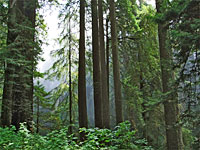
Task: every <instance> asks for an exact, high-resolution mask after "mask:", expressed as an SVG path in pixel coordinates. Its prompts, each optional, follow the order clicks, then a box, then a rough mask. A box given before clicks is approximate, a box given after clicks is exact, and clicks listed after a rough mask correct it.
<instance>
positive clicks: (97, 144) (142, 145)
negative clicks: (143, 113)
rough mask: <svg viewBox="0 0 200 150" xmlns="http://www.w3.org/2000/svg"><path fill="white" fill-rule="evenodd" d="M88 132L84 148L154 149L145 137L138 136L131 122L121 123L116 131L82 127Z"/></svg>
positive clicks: (83, 130) (83, 144)
mask: <svg viewBox="0 0 200 150" xmlns="http://www.w3.org/2000/svg"><path fill="white" fill-rule="evenodd" d="M80 130H81V132H84V133H85V134H86V140H85V141H84V142H82V143H81V146H82V147H83V149H91V150H97V149H113V150H118V149H133V150H141V149H143V150H153V148H151V146H147V144H148V143H147V141H146V140H145V139H140V138H138V137H137V134H136V131H135V130H131V124H130V122H128V121H127V122H123V123H120V124H119V126H116V127H115V129H114V131H111V130H109V129H98V128H94V129H85V128H82V129H80Z"/></svg>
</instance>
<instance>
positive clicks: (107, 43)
mask: <svg viewBox="0 0 200 150" xmlns="http://www.w3.org/2000/svg"><path fill="white" fill-rule="evenodd" d="M108 22H109V19H108V18H107V19H106V70H107V72H106V73H107V88H108V89H107V92H108V101H109V98H110V96H109V33H108V29H109V27H108Z"/></svg>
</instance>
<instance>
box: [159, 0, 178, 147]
mask: <svg viewBox="0 0 200 150" xmlns="http://www.w3.org/2000/svg"><path fill="white" fill-rule="evenodd" d="M162 2H163V1H162V0H156V8H157V12H158V13H161V5H162ZM158 37H159V49H160V62H161V78H162V89H163V93H169V94H168V96H167V98H166V100H165V102H164V112H165V125H166V138H167V149H168V150H182V143H181V141H182V140H180V139H181V138H182V137H181V133H180V132H179V131H180V127H179V126H176V123H178V109H177V108H178V101H177V94H176V93H175V92H174V91H173V89H172V88H173V87H171V85H170V83H171V81H173V80H174V79H173V70H172V65H171V62H172V56H171V50H170V49H168V48H167V46H166V41H167V27H166V26H165V25H164V23H159V24H158Z"/></svg>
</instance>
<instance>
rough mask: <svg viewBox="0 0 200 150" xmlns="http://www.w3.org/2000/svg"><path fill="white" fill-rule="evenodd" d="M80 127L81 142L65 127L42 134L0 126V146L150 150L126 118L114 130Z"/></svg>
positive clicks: (5, 149)
mask: <svg viewBox="0 0 200 150" xmlns="http://www.w3.org/2000/svg"><path fill="white" fill-rule="evenodd" d="M80 130H81V132H85V133H86V140H85V141H84V142H79V141H78V140H77V138H76V137H75V136H73V135H67V132H68V129H67V128H62V129H61V130H55V131H52V132H51V133H49V134H48V135H46V136H40V135H38V134H33V133H30V131H28V130H27V129H26V127H25V125H24V124H22V125H21V128H20V130H19V132H17V133H16V132H15V128H14V127H12V128H4V129H3V128H0V147H1V148H2V149H3V150H13V149H15V150H21V149H26V150H38V149H42V150H78V149H80V150H97V149H102V150H103V149H107V150H108V149H109V150H118V149H133V150H153V148H152V147H151V146H147V141H146V140H144V139H139V138H137V135H136V131H134V130H131V125H130V123H129V122H124V123H121V124H120V125H119V126H117V127H116V128H115V130H114V131H111V130H109V129H97V128H94V129H84V128H82V129H80Z"/></svg>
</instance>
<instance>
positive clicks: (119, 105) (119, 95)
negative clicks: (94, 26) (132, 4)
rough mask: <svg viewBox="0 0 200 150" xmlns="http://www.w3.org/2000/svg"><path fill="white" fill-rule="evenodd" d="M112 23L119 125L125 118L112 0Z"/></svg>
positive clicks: (112, 0)
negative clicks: (123, 114)
mask: <svg viewBox="0 0 200 150" xmlns="http://www.w3.org/2000/svg"><path fill="white" fill-rule="evenodd" d="M110 21H111V41H112V58H113V76H114V90H115V110H116V123H117V124H118V123H121V122H123V116H122V100H121V83H120V68H119V58H118V57H119V56H118V48H117V30H116V15H115V2H114V0H110Z"/></svg>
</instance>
